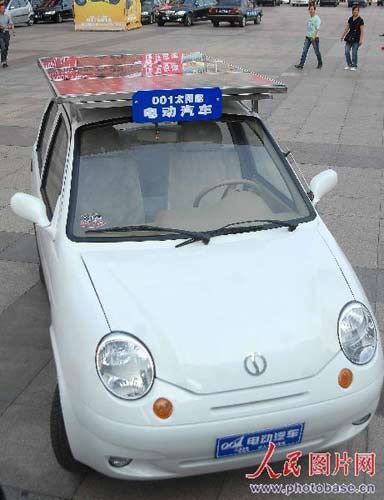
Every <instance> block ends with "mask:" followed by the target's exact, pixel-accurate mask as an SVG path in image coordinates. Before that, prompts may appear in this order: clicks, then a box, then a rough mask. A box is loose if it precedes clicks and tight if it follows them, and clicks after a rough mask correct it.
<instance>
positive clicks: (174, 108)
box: [132, 87, 222, 123]
mask: <svg viewBox="0 0 384 500" xmlns="http://www.w3.org/2000/svg"><path fill="white" fill-rule="evenodd" d="M132 102H133V105H132V108H133V121H134V122H138V123H146V122H152V123H159V122H177V121H181V122H183V121H184V122H185V121H196V120H217V119H218V118H220V116H221V113H222V94H221V90H220V89H219V88H217V87H213V88H202V89H173V90H140V91H139V92H136V93H135V94H134V95H133V97H132Z"/></svg>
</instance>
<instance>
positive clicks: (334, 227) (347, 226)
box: [322, 214, 379, 269]
mask: <svg viewBox="0 0 384 500" xmlns="http://www.w3.org/2000/svg"><path fill="white" fill-rule="evenodd" d="M322 217H323V219H324V222H325V223H326V224H327V227H328V229H329V230H330V231H331V233H332V234H333V236H334V238H335V239H336V241H337V242H338V244H339V245H340V247H341V249H342V250H343V251H344V253H345V254H346V256H347V258H348V259H349V261H350V262H351V264H352V265H353V266H358V267H367V268H369V269H376V268H377V234H378V228H379V219H369V218H368V219H367V218H366V217H347V216H343V215H341V216H338V215H329V214H323V216H322Z"/></svg>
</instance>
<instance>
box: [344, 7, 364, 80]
mask: <svg viewBox="0 0 384 500" xmlns="http://www.w3.org/2000/svg"><path fill="white" fill-rule="evenodd" d="M341 41H345V59H346V61H347V66H346V67H345V68H344V69H350V70H351V71H356V70H357V51H358V50H359V47H360V46H361V45H362V44H363V41H364V20H363V19H362V18H361V17H360V9H359V6H358V5H354V6H353V7H352V16H351V17H350V18H349V19H348V23H347V25H346V27H345V30H344V33H343V34H342V35H341ZM351 50H352V59H351Z"/></svg>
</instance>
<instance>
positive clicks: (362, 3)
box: [348, 0, 368, 7]
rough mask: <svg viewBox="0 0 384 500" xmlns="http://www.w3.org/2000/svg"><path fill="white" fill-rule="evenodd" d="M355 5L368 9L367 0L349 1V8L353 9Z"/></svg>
mask: <svg viewBox="0 0 384 500" xmlns="http://www.w3.org/2000/svg"><path fill="white" fill-rule="evenodd" d="M353 5H358V6H359V7H366V6H367V5H368V4H367V0H348V7H352V6H353Z"/></svg>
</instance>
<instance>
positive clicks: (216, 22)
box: [212, 21, 220, 28]
mask: <svg viewBox="0 0 384 500" xmlns="http://www.w3.org/2000/svg"><path fill="white" fill-rule="evenodd" d="M212 24H213V26H214V27H215V28H218V27H219V26H220V23H219V21H212Z"/></svg>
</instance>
